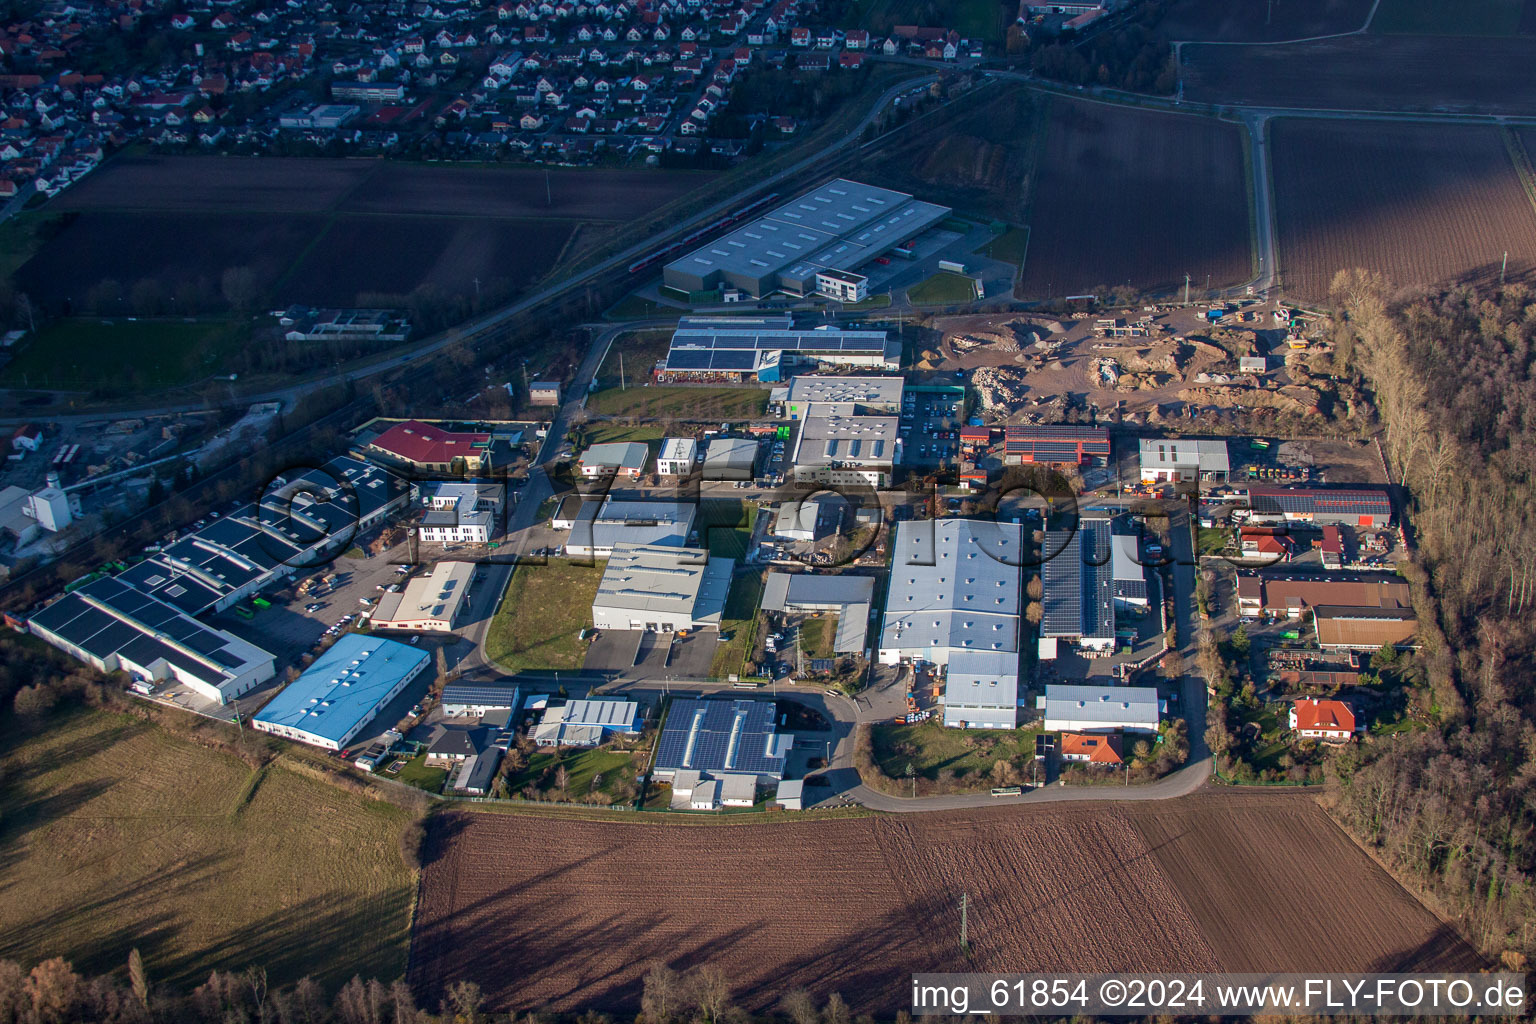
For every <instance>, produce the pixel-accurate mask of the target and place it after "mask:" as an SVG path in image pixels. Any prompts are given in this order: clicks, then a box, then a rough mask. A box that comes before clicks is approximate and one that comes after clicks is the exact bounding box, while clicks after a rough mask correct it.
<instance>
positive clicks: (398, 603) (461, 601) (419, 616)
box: [369, 562, 475, 633]
mask: <svg viewBox="0 0 1536 1024" xmlns="http://www.w3.org/2000/svg"><path fill="white" fill-rule="evenodd" d="M474 580H475V563H473V562H438V563H437V564H436V565H434V566H433V567H432V571H431V572H429V573H426V574H425V575H422V576H414V577H412V578H411V579H409V580H406V582H405V587H404V588H403V589H401V590H400V591H398V592H396V593H393V594H380V595H379V603H378V604H377V605H376V606H375V607H374V609H373V612H372V614H371V615H370V616H369V621H370V622H372V623H373V628H374V629H402V630H412V631H417V632H432V633H448V632H451V631H452V630H453V628H454V627H455V626H457V625H458V624H459V622H460V619H461V617H462V616H463V613H464V608H465V606H466V605H467V604H468V602H469V597H470V589H471V587H472V586H473V584H474Z"/></svg>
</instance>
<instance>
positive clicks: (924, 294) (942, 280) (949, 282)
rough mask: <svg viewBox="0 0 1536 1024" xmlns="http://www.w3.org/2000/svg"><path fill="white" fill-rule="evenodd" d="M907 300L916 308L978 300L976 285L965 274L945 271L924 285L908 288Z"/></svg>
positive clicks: (935, 275)
mask: <svg viewBox="0 0 1536 1024" xmlns="http://www.w3.org/2000/svg"><path fill="white" fill-rule="evenodd" d="M907 298H908V299H910V300H911V301H912V304H913V305H916V306H942V305H948V304H950V303H955V302H973V301H975V299H976V284H975V282H974V281H972V280H971V279H970V278H968V277H966V276H964V275H963V274H951V273H950V272H949V271H947V270H945V271H942V272H940V273H937V274H934V275H933V276H932V277H930V278H929V279H928V280H926V281H924V282H923V283H922V284H915V285H913V286H912V287H911V288H908V289H907Z"/></svg>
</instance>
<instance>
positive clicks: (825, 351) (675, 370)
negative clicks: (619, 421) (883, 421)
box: [664, 313, 901, 383]
mask: <svg viewBox="0 0 1536 1024" xmlns="http://www.w3.org/2000/svg"><path fill="white" fill-rule="evenodd" d="M665 367H666V369H665V371H664V372H665V373H666V374H668V375H671V376H685V377H720V378H723V379H728V380H735V381H741V380H747V379H749V378H750V379H756V380H758V381H763V382H769V383H771V382H777V381H781V380H783V379H785V377H787V376H789V375H790V374H792V373H794V372H796V371H799V370H804V369H815V368H823V369H827V368H847V367H860V368H866V369H878V370H891V371H895V370H899V369H900V368H901V342H900V341H899V340H897V339H893V338H891V337H890V336H889V335H888V334H886V332H885V331H849V330H841V329H839V328H837V327H833V326H829V325H826V324H822V325H818V326H815V327H801V328H796V327H795V322H794V318H793V317H792V316H790V315H789V314H788V313H785V314H783V315H782V316H760V317H683V318H682V319H681V320H679V321H678V323H677V330H676V331H675V332H674V333H673V335H672V344H671V345H670V347H669V348H668V350H667V358H666V363H665Z"/></svg>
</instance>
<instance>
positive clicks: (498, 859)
mask: <svg viewBox="0 0 1536 1024" xmlns="http://www.w3.org/2000/svg"><path fill="white" fill-rule="evenodd" d="M765 864H771V865H772V866H773V867H772V870H764V867H763V865H765ZM678 865H687V869H686V870H679V869H678ZM786 878H790V879H795V883H794V884H792V885H785V884H784V881H783V880H784V879H786ZM1298 878H1328V879H1331V880H1332V886H1331V888H1332V889H1334V890H1336V891H1338V892H1343V893H1347V894H1348V899H1347V900H1344V901H1340V902H1333V901H1328V902H1323V903H1319V902H1318V901H1317V900H1315V899H1313V898H1311V897H1312V894H1313V893H1314V890H1312V889H1309V888H1308V887H1306V886H1301V885H1293V884H1291V883H1290V880H1294V879H1298ZM615 879H621V880H622V879H643V880H644V883H645V898H644V899H636V897H635V893H634V891H633V889H632V887H630V886H625V885H622V884H615ZM960 879H964V888H965V890H966V891H967V893H968V895H969V931H970V941H971V955H970V957H969V958H968V959H966V960H964V963H965V965H966V966H965V968H964V969H966V970H975V971H998V970H1007V971H1015V972H1034V971H1052V970H1074V971H1095V970H1133V971H1149V972H1151V971H1220V970H1227V971H1269V970H1290V971H1300V970H1307V969H1312V970H1316V969H1322V968H1327V969H1329V970H1340V971H1364V970H1370V969H1375V970H1394V969H1399V970H1432V969H1447V970H1454V969H1475V966H1476V957H1475V956H1474V955H1472V952H1471V950H1470V949H1469V948H1468V947H1467V946H1466V945H1465V944H1464V943H1462V942H1461V941H1460V940H1459V939H1458V938H1456V936H1455V935H1454V933H1452V932H1451V931H1450V930H1449V929H1448V928H1446V927H1445V926H1444V925H1443V924H1441V923H1440V922H1439V921H1438V920H1437V919H1436V918H1435V917H1434V916H1433V915H1432V914H1430V913H1429V912H1428V911H1427V910H1425V909H1424V908H1423V907H1422V906H1420V905H1419V904H1417V903H1416V902H1415V901H1414V900H1413V899H1412V898H1411V897H1410V896H1409V895H1408V894H1407V893H1406V892H1405V891H1403V890H1402V889H1401V888H1400V887H1398V886H1397V884H1396V883H1395V882H1394V881H1393V880H1392V879H1391V878H1390V876H1388V875H1387V874H1386V873H1385V872H1384V871H1382V870H1381V869H1380V868H1378V867H1377V866H1376V865H1375V864H1374V863H1373V862H1372V861H1371V860H1370V859H1369V858H1368V857H1367V856H1366V855H1365V854H1364V853H1362V852H1361V851H1360V850H1358V849H1357V848H1356V847H1354V846H1353V845H1352V844H1351V843H1350V842H1349V841H1348V839H1346V838H1345V837H1344V835H1343V833H1341V832H1340V831H1339V830H1338V828H1337V827H1336V826H1334V824H1333V823H1332V822H1331V821H1330V820H1329V819H1328V817H1327V816H1326V814H1324V813H1323V811H1322V810H1321V809H1320V808H1319V807H1317V805H1316V804H1315V803H1313V802H1312V801H1311V800H1310V798H1308V797H1306V796H1304V795H1301V794H1295V793H1283V794H1273V795H1268V794H1266V795H1263V796H1260V797H1253V796H1247V795H1234V794H1228V793H1208V794H1201V795H1199V796H1196V797H1191V798H1188V799H1184V800H1179V801H1171V802H1159V803H1155V804H1134V803H1133V804H1125V805H1120V804H1096V805H1094V806H1092V807H1086V806H1068V805H1063V804H1048V805H1038V804H1037V805H1033V806H1021V807H1013V808H1006V809H1005V808H998V809H995V810H994V809H986V810H976V811H955V812H944V813H938V814H925V815H888V816H871V817H860V818H849V819H827V820H821V821H805V820H804V819H802V818H799V817H798V816H792V815H786V816H784V817H782V818H780V819H778V820H776V821H768V822H764V821H762V820H761V819H757V820H756V821H754V822H752V823H734V822H731V821H730V819H729V818H725V819H720V820H719V823H712V824H699V823H697V819H689V820H688V824H671V825H667V826H660V825H652V824H648V823H646V818H644V817H641V818H638V819H636V818H630V819H627V820H610V821H579V820H571V819H565V818H558V819H557V818H551V817H542V818H535V817H529V816H514V815H497V814H474V813H456V814H449V815H443V816H442V817H440V818H438V819H437V820H436V821H435V822H434V824H433V828H432V833H431V836H430V837H429V841H428V851H427V866H426V868H425V869H424V876H423V880H422V886H421V899H420V904H419V906H418V910H417V915H416V920H415V927H414V931H413V936H412V957H411V963H412V982H413V984H414V985H415V987H416V989H417V994H418V998H420V999H424V1000H430V999H435V998H437V996H438V993H440V992H441V990H442V986H443V985H444V984H446V983H447V982H449V981H451V980H453V979H455V978H458V977H468V978H470V979H471V980H473V981H475V982H476V983H478V984H479V985H480V986H481V987H482V989H484V991H485V992H486V994H487V996H488V1001H489V1003H490V1004H491V1005H493V1006H496V1007H498V1008H514V1007H515V1008H531V1007H537V1006H546V1005H547V1006H548V1007H550V1008H551V1009H554V1010H556V1011H568V1010H574V1009H576V1008H578V1007H580V1008H583V1009H584V1008H587V1007H589V1006H599V1007H603V1008H605V1009H614V1010H633V1009H634V1008H635V1007H636V1005H637V1003H638V1001H639V995H640V976H641V975H642V974H643V973H644V971H645V969H646V964H647V961H649V960H650V959H652V958H659V959H662V960H664V961H667V962H669V963H672V964H674V965H677V966H684V965H693V964H700V963H708V964H713V965H717V966H719V967H720V968H722V969H723V970H724V972H725V974H726V977H727V978H728V980H729V981H730V983H731V986H732V990H733V995H734V997H735V999H736V1000H737V1001H738V1002H739V1003H740V1004H741V1005H743V1006H744V1007H745V1008H747V1009H756V1010H760V1009H764V1008H767V1007H769V1006H771V1005H772V1004H773V1003H774V1002H775V1000H776V999H777V998H778V996H779V995H780V994H781V993H783V992H784V991H786V990H788V989H790V988H792V987H796V986H804V987H806V988H808V989H810V990H811V991H812V992H814V993H816V994H818V995H819V996H823V997H824V996H825V995H826V994H827V993H829V992H831V991H834V990H835V991H838V992H840V993H842V995H843V996H844V997H845V998H846V999H847V1000H848V1001H849V1002H850V1004H851V1006H852V1008H853V1010H854V1011H855V1012H872V1013H885V1014H889V1013H892V1012H894V1011H895V1010H896V1009H898V1008H902V1007H904V1006H905V1002H904V998H905V997H904V996H903V995H902V993H903V992H904V991H905V985H906V982H907V979H908V978H909V977H910V975H911V973H912V972H914V971H925V970H929V971H933V970H955V969H960V966H959V965H960V963H961V958H960V956H959V954H958V949H957V946H958V941H957V940H958V938H959V924H960V922H959V917H960V914H959V902H960V890H961V885H960V882H959V881H958V880H960ZM1319 936H1327V942H1326V943H1320V942H1319V941H1318V937H1319Z"/></svg>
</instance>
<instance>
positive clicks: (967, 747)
mask: <svg viewBox="0 0 1536 1024" xmlns="http://www.w3.org/2000/svg"><path fill="white" fill-rule="evenodd" d="M1036 731H1037V730H1034V729H1013V730H1006V729H951V728H949V727H947V726H945V725H944V723H943V722H942V721H940V720H939V719H937V718H933V719H929V720H928V721H926V722H922V723H919V724H917V725H897V724H895V723H894V722H884V723H881V724H877V725H875V726H874V727H873V735H872V738H873V740H874V747H875V763H876V764H878V765H879V766H880V770H881V771H882V772H884V773H885V774H886V775H887V776H889V777H890V778H893V779H904V778H906V777H907V765H909V764H910V765H911V766H912V771H913V774H914V775H916V776H917V777H919V778H924V779H928V780H930V781H934V780H937V779H938V778H939V773H940V772H943V771H950V772H953V773H954V775H955V778H956V780H958V781H965V780H967V779H971V778H973V777H974V778H976V779H978V780H980V781H986V784H987V785H991V783H990V781H987V780H986V777H987V775H988V773H990V772H991V771H992V765H993V764H994V763H996V762H997V761H1010V760H1013V759H1014V758H1018V757H1022V758H1025V759H1033V758H1034V756H1035V733H1036Z"/></svg>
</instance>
